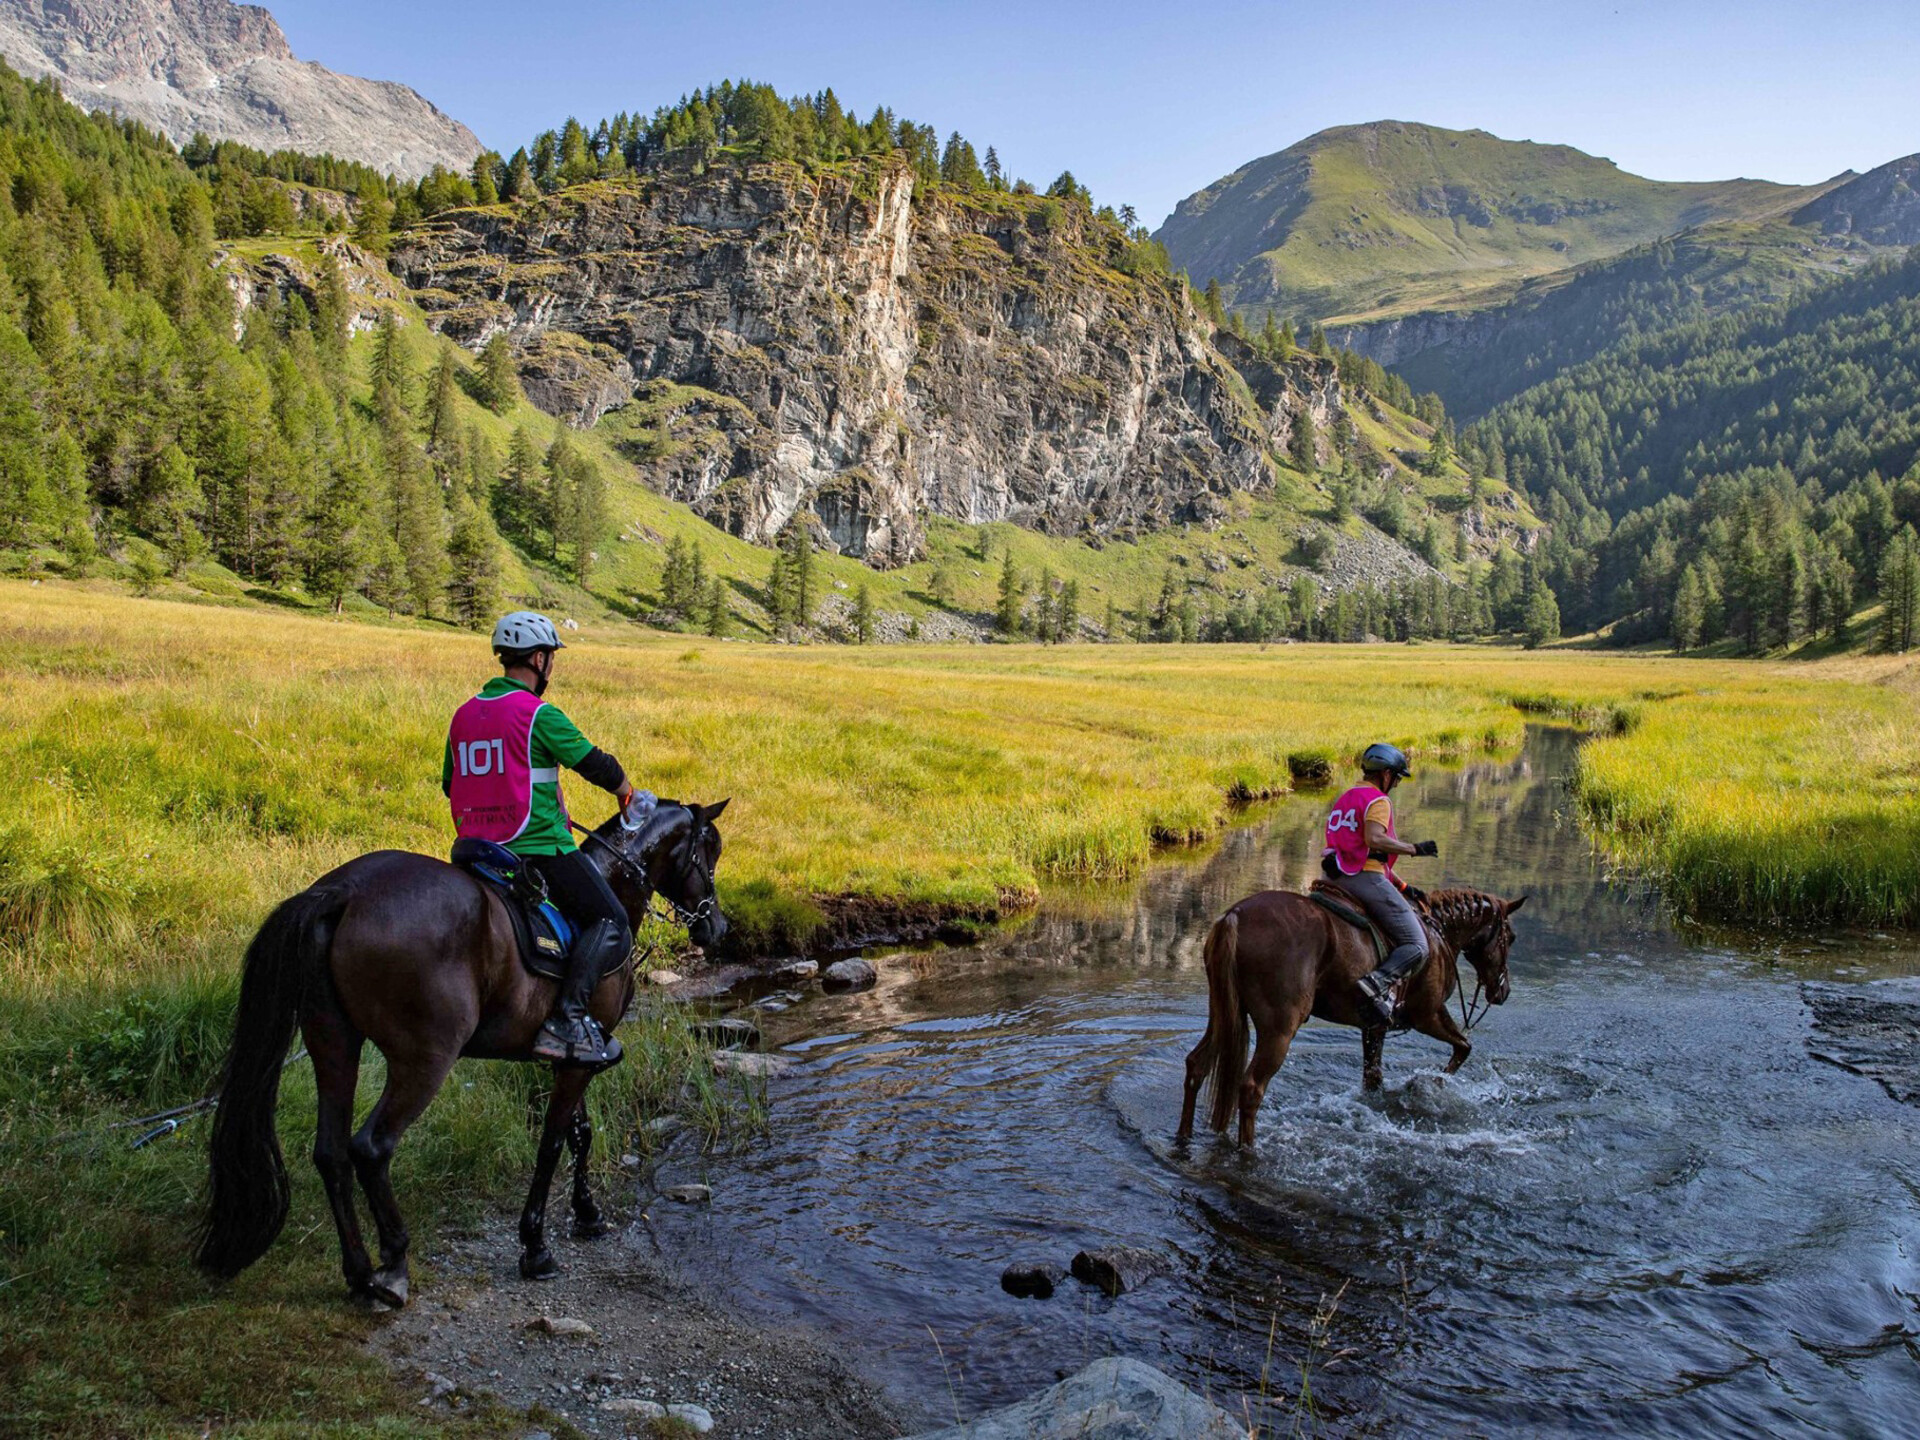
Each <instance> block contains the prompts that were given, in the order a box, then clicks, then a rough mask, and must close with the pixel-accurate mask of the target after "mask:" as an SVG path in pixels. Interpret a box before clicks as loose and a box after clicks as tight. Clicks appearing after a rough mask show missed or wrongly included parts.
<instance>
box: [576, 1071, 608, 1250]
mask: <svg viewBox="0 0 1920 1440" xmlns="http://www.w3.org/2000/svg"><path fill="white" fill-rule="evenodd" d="M567 1149H568V1150H570V1151H571V1152H572V1153H573V1238H574V1239H576V1240H592V1239H596V1238H598V1237H599V1236H601V1235H605V1234H606V1233H607V1232H608V1231H609V1230H611V1229H613V1222H612V1221H611V1220H608V1219H605V1218H603V1217H602V1216H601V1214H600V1207H599V1206H598V1205H596V1204H594V1203H593V1186H592V1184H591V1183H590V1181H589V1179H588V1174H587V1159H588V1157H589V1156H590V1155H592V1154H593V1120H592V1119H591V1117H589V1116H588V1114H587V1102H586V1098H585V1097H584V1096H582V1097H581V1100H580V1106H579V1108H578V1109H576V1110H575V1111H574V1112H573V1124H572V1125H571V1126H569V1127H568V1129H567Z"/></svg>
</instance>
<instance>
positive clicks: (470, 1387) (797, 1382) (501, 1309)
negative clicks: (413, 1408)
mask: <svg viewBox="0 0 1920 1440" xmlns="http://www.w3.org/2000/svg"><path fill="white" fill-rule="evenodd" d="M558 1189H559V1187H558V1186H556V1191H558ZM556 1200H557V1202H558V1203H557V1204H556V1207H555V1208H556V1210H557V1211H559V1214H558V1215H557V1216H556V1219H557V1221H558V1223H557V1224H555V1225H554V1226H553V1227H552V1229H553V1231H554V1232H556V1233H557V1234H558V1237H559V1238H552V1239H551V1240H550V1243H551V1244H552V1246H553V1249H554V1253H555V1254H556V1256H557V1257H558V1258H559V1259H560V1262H561V1264H562V1266H563V1267H564V1269H565V1273H564V1274H563V1275H562V1277H561V1278H560V1279H558V1280H553V1281H549V1282H546V1283H544V1284H541V1283H529V1282H527V1281H523V1280H521V1279H520V1277H519V1273H518V1270H517V1261H518V1256H519V1247H518V1245H517V1244H516V1243H515V1240H514V1226H513V1221H512V1219H511V1218H509V1217H505V1216H503V1217H501V1218H500V1219H499V1220H498V1221H496V1222H495V1223H494V1224H493V1225H491V1226H489V1227H488V1229H487V1231H486V1233H485V1234H483V1235H477V1236H460V1237H451V1238H448V1239H446V1240H443V1241H442V1242H441V1243H439V1244H438V1245H436V1246H435V1247H433V1249H432V1250H431V1251H429V1252H427V1253H426V1254H424V1255H422V1256H420V1259H421V1260H423V1261H425V1262H426V1265H425V1266H423V1267H422V1270H423V1271H424V1273H418V1274H416V1276H415V1287H414V1302H413V1304H412V1305H410V1306H409V1307H408V1308H407V1309H406V1310H404V1311H401V1312H399V1313H398V1314H396V1315H394V1316H393V1317H392V1318H391V1319H390V1320H389V1321H388V1322H387V1323H386V1324H385V1325H383V1326H382V1327H381V1329H380V1332H379V1334H378V1336H377V1337H376V1339H375V1341H374V1346H375V1349H376V1350H377V1351H378V1352H380V1353H383V1354H384V1355H386V1356H387V1357H388V1358H389V1359H390V1360H391V1361H392V1362H393V1363H394V1365H395V1366H396V1367H397V1368H398V1369H399V1371H400V1373H401V1375H402V1376H403V1377H405V1378H406V1379H408V1380H409V1381H412V1382H414V1383H417V1384H418V1386H419V1390H420V1394H421V1397H422V1399H421V1404H422V1405H424V1406H446V1407H450V1408H451V1409H453V1410H455V1411H461V1410H465V1409H468V1408H469V1407H472V1406H475V1405H479V1404H484V1403H486V1402H487V1401H488V1400H491V1401H492V1402H494V1403H496V1404H498V1405H500V1406H503V1407H505V1408H506V1409H507V1410H509V1411H512V1412H514V1413H518V1414H526V1415H527V1417H528V1418H527V1422H526V1429H525V1430H524V1431H523V1432H521V1433H522V1434H523V1435H526V1436H533V1435H536V1434H538V1433H540V1432H542V1431H544V1432H546V1433H547V1434H549V1435H551V1436H552V1437H554V1440H564V1437H566V1436H567V1435H568V1434H570V1433H572V1432H574V1431H577V1432H579V1433H582V1434H585V1435H590V1436H606V1437H612V1436H626V1435H650V1434H666V1433H671V1434H690V1433H693V1432H691V1431H688V1430H685V1429H673V1430H650V1429H649V1428H648V1426H649V1424H650V1423H651V1422H650V1421H649V1420H648V1418H647V1412H646V1411H645V1410H644V1409H643V1407H642V1406H641V1405H640V1404H639V1403H638V1402H642V1401H653V1402H655V1403H657V1404H659V1405H666V1406H675V1405H694V1406H698V1407H699V1408H700V1409H701V1410H704V1411H705V1412H706V1413H707V1414H709V1415H711V1417H712V1419H713V1429H712V1433H713V1435H714V1436H716V1437H732V1436H742V1437H745V1436H756V1437H761V1436H763V1437H767V1440H830V1437H831V1440H863V1437H883V1436H895V1435H898V1434H900V1433H901V1428H902V1427H901V1425H900V1423H899V1422H898V1420H897V1417H896V1416H895V1413H894V1411H893V1410H892V1409H891V1408H890V1407H889V1406H888V1405H887V1403H886V1401H885V1400H884V1399H883V1398H882V1396H881V1393H880V1391H879V1389H878V1388H877V1387H876V1386H874V1385H872V1384H870V1383H869V1382H868V1381H866V1380H864V1379H862V1378H861V1377H860V1376H858V1375H856V1374H855V1373H854V1372H853V1371H852V1370H850V1369H849V1368H848V1367H847V1365H846V1364H845V1363H844V1361H843V1360H841V1359H840V1358H838V1356H836V1355H834V1354H832V1353H829V1352H828V1351H827V1350H826V1349H824V1348H823V1347H822V1345H821V1344H820V1342H819V1341H818V1340H816V1339H815V1338H814V1337H812V1336H809V1335H807V1334H805V1333H803V1332H800V1331H796V1330H792V1329H787V1328H781V1327H770V1326H767V1325H764V1324H761V1323H757V1322H756V1321H754V1320H753V1319H751V1318H750V1317H746V1316H743V1315H739V1314H736V1313H734V1312H732V1311H730V1310H729V1309H727V1308H725V1306H724V1305H723V1304H721V1303H720V1302H719V1301H717V1300H715V1299H714V1298H712V1297H709V1296H706V1295H702V1294H700V1293H699V1292H697V1291H696V1290H695V1289H694V1288H693V1287H691V1286H689V1285H688V1284H686V1283H685V1282H684V1281H681V1280H680V1279H678V1278H676V1277H675V1276H674V1275H672V1274H671V1273H670V1270H669V1269H668V1267H667V1266H666V1265H664V1264H663V1263H662V1262H661V1261H660V1260H659V1259H658V1258H656V1256H655V1255H654V1254H653V1253H652V1251H651V1241H650V1239H649V1238H648V1233H647V1231H646V1229H645V1228H644V1225H643V1224H642V1225H636V1226H634V1227H631V1228H629V1229H628V1230H627V1231H625V1232H616V1233H615V1234H612V1235H608V1236H605V1237H604V1238H602V1239H599V1240H593V1241H583V1242H575V1241H572V1240H570V1239H567V1238H565V1234H564V1232H565V1229H566V1224H565V1202H564V1199H562V1198H560V1197H559V1195H558V1194H556ZM575 1322H577V1323H583V1324H584V1325H585V1326H587V1327H589V1328H588V1329H587V1330H586V1331H584V1332H579V1333H567V1332H570V1331H575V1329H576V1323H575ZM548 1326H550V1327H551V1329H548V1328H545V1327H548ZM536 1407H537V1408H536Z"/></svg>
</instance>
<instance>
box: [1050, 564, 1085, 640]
mask: <svg viewBox="0 0 1920 1440" xmlns="http://www.w3.org/2000/svg"><path fill="white" fill-rule="evenodd" d="M1079 637H1080V582H1079V581H1078V580H1074V579H1068V580H1067V582H1066V583H1065V584H1063V585H1062V586H1061V587H1060V594H1059V596H1058V598H1056V599H1055V601H1054V606H1053V638H1054V639H1055V640H1057V641H1063V642H1065V641H1073V640H1077V639H1078V638H1079Z"/></svg>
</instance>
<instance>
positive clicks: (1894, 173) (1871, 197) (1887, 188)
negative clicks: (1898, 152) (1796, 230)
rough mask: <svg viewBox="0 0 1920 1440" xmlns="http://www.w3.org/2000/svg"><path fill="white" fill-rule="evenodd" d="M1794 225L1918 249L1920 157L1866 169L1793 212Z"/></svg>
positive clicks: (1919, 229)
mask: <svg viewBox="0 0 1920 1440" xmlns="http://www.w3.org/2000/svg"><path fill="white" fill-rule="evenodd" d="M1793 223H1794V224H1796V225H1817V226H1819V227H1820V229H1821V230H1822V231H1824V232H1825V233H1827V234H1829V235H1852V236H1855V237H1857V238H1859V239H1861V240H1865V241H1866V242H1868V243H1869V244H1871V245H1920V155H1908V156H1905V157H1903V158H1901V159H1899V160H1894V161H1890V162H1889V163H1887V164H1885V165H1881V166H1877V167H1876V168H1874V169H1872V170H1869V171H1868V172H1867V173H1866V174H1864V175H1860V176H1857V177H1855V178H1853V179H1851V180H1848V181H1847V183H1846V184H1844V185H1839V186H1836V187H1835V188H1834V189H1832V190H1829V191H1828V192H1827V193H1826V194H1824V195H1822V196H1821V197H1820V198H1819V199H1818V200H1815V201H1813V202H1812V203H1811V204H1808V205H1803V206H1802V207H1801V208H1800V209H1799V210H1798V211H1796V212H1795V213H1794V217H1793Z"/></svg>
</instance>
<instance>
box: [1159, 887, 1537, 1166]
mask: <svg viewBox="0 0 1920 1440" xmlns="http://www.w3.org/2000/svg"><path fill="white" fill-rule="evenodd" d="M1335 898H1339V899H1345V898H1346V897H1344V896H1340V895H1338V894H1336V897H1335ZM1526 902H1527V897H1526V896H1524V895H1522V896H1521V897H1520V898H1519V899H1518V900H1502V899H1500V898H1499V897H1498V896H1497V895H1488V894H1486V893H1484V892H1482V891H1479V890H1439V891H1435V892H1434V893H1433V894H1431V895H1429V896H1427V898H1426V901H1425V903H1424V904H1423V905H1422V906H1421V907H1420V908H1421V911H1422V913H1423V915H1424V917H1425V919H1426V922H1427V932H1428V936H1429V944H1430V949H1431V954H1430V956H1429V958H1428V960H1427V964H1426V968H1425V969H1423V970H1421V971H1420V972H1419V973H1418V974H1417V975H1415V976H1414V977H1413V979H1412V980H1411V981H1410V982H1408V984H1407V987H1406V990H1405V992H1404V993H1403V995H1402V996H1401V1001H1400V1014H1401V1018H1402V1019H1403V1020H1404V1021H1405V1022H1406V1025H1407V1027H1408V1028H1410V1029H1414V1030H1418V1031H1419V1032H1420V1033H1421V1034H1422V1035H1431V1036H1432V1037H1433V1038H1434V1039H1436V1040H1445V1041H1446V1042H1447V1043H1448V1044H1450V1045H1452V1046H1453V1058H1452V1059H1451V1060H1449V1061H1448V1062H1447V1069H1446V1073H1447V1074H1449V1075H1451V1074H1453V1072H1454V1071H1456V1070H1458V1069H1459V1068H1460V1066H1461V1064H1462V1063H1463V1062H1464V1061H1465V1060H1466V1058H1467V1056H1468V1055H1469V1054H1470V1053H1472V1050H1473V1044H1472V1042H1471V1041H1469V1040H1468V1039H1467V1036H1466V1032H1465V1031H1464V1030H1462V1029H1461V1028H1460V1027H1459V1025H1457V1024H1456V1023H1455V1022H1454V1018H1453V1016H1452V1015H1450V1014H1448V1013H1447V1001H1448V999H1449V998H1450V997H1451V996H1452V995H1453V993H1454V986H1455V970H1454V960H1455V957H1456V956H1459V957H1462V958H1464V959H1466V960H1467V961H1469V962H1470V963H1471V964H1472V965H1473V968H1474V972H1475V973H1476V974H1477V975H1478V976H1479V978H1480V985H1481V987H1482V989H1483V990H1484V991H1485V993H1486V996H1487V999H1488V1000H1489V1001H1491V1002H1492V1003H1493V1004H1495V1005H1504V1004H1505V1003H1506V1000H1507V995H1508V993H1509V991H1510V988H1511V987H1510V984H1509V981H1508V979H1507V951H1508V950H1509V949H1510V948H1511V947H1512V945H1513V926H1512V925H1511V924H1509V923H1508V917H1509V916H1510V915H1512V914H1513V912H1514V911H1516V910H1518V909H1519V908H1520V907H1521V906H1522V905H1524V904H1526ZM1348 903H1349V904H1350V905H1351V904H1352V902H1351V901H1349V902H1348ZM1206 962H1207V1033H1206V1034H1205V1035H1203V1036H1202V1037H1201V1039H1200V1043H1199V1044H1198V1045H1196V1046H1195V1047H1194V1048H1193V1053H1191V1054H1190V1055H1188V1056H1187V1093H1186V1101H1185V1103H1184V1105H1183V1106H1182V1107H1181V1111H1180V1130H1179V1138H1180V1139H1182V1140H1184V1139H1186V1138H1187V1137H1188V1136H1190V1135H1192V1134H1193V1111H1194V1105H1195V1102H1196V1101H1197V1100H1198V1098H1199V1095H1200V1089H1201V1086H1202V1085H1203V1084H1204V1083H1205V1082H1206V1080H1207V1077H1208V1075H1209V1073H1211V1075H1212V1078H1213V1113H1212V1116H1211V1117H1210V1123H1211V1124H1212V1126H1213V1129H1214V1131H1215V1133H1218V1132H1220V1131H1223V1130H1225V1129H1226V1128H1227V1121H1228V1119H1229V1118H1230V1117H1231V1116H1232V1114H1233V1109H1234V1106H1235V1104H1236V1103H1237V1104H1238V1105H1239V1107H1240V1143H1241V1144H1242V1145H1251V1144H1252V1143H1253V1117H1254V1114H1255V1113H1256V1112H1257V1111H1258V1110H1259V1109H1260V1100H1261V1097H1262V1096H1264V1095H1265V1094H1266V1091H1267V1082H1268V1081H1270V1080H1272V1079H1273V1076H1274V1072H1275V1071H1276V1070H1278V1069H1279V1068H1280V1066H1281V1065H1282V1064H1283V1063H1284V1062H1285V1061H1286V1058H1287V1048H1288V1047H1289V1046H1290V1045H1292V1044H1293V1037H1294V1034H1295V1032H1297V1031H1298V1030H1299V1029H1300V1027H1301V1026H1302V1025H1304V1024H1305V1023H1306V1020H1307V1017H1308V1016H1309V1015H1313V1016H1316V1017H1317V1018H1319V1019H1321V1020H1329V1021H1332V1022H1333V1023H1334V1024H1336V1025H1354V1026H1358V1027H1359V1029H1360V1032H1361V1033H1360V1040H1361V1052H1362V1056H1363V1062H1362V1063H1363V1069H1364V1072H1365V1085H1366V1088H1367V1089H1369V1090H1378V1089H1379V1088H1380V1083H1381V1076H1380V1052H1381V1049H1382V1046H1383V1045H1384V1043H1385V1041H1386V1037H1387V1026H1386V1022H1384V1021H1383V1020H1381V1019H1380V1014H1379V1012H1378V1011H1377V1010H1375V1009H1374V1007H1373V1003H1372V1002H1371V1001H1370V1000H1368V999H1367V997H1366V996H1365V995H1364V994H1363V993H1362V992H1361V990H1360V987H1359V984H1358V983H1357V982H1358V981H1359V979H1360V977H1361V976H1362V975H1365V974H1366V973H1367V972H1368V971H1370V970H1372V969H1373V968H1374V964H1375V956H1374V951H1373V943H1372V941H1371V939H1370V938H1369V937H1368V936H1367V934H1366V933H1365V932H1363V931H1362V930H1361V929H1360V928H1359V927H1358V926H1356V925H1353V924H1350V923H1349V922H1347V921H1345V920H1342V919H1341V918H1340V917H1338V916H1337V915H1334V914H1332V913H1330V912H1329V911H1327V910H1326V909H1324V908H1323V907H1322V906H1320V905H1317V904H1315V903H1314V902H1313V901H1312V900H1309V899H1308V898H1307V897H1306V896H1305V895H1297V894H1294V893H1293V892H1291V891H1287V890H1263V891H1262V892H1261V893H1259V894H1258V895H1250V896H1248V897H1247V898H1246V899H1245V900H1242V901H1241V902H1240V903H1239V904H1238V905H1235V906H1234V907H1233V908H1232V909H1231V910H1229V911H1227V913H1226V914H1225V915H1222V916H1221V917H1220V918H1219V919H1218V920H1217V921H1215V922H1214V925H1213V929H1212V930H1210V931H1208V932H1207V946H1206ZM1249 1017H1251V1019H1252V1020H1253V1023H1254V1026H1255V1029H1256V1030H1257V1032H1258V1035H1259V1040H1258V1043H1257V1044H1256V1045H1255V1046H1254V1050H1253V1059H1252V1063H1251V1064H1249V1063H1248V1059H1247V1020H1248V1019H1249Z"/></svg>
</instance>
